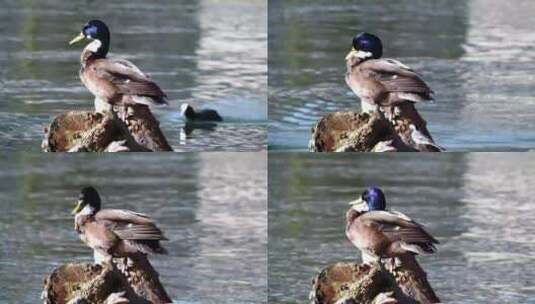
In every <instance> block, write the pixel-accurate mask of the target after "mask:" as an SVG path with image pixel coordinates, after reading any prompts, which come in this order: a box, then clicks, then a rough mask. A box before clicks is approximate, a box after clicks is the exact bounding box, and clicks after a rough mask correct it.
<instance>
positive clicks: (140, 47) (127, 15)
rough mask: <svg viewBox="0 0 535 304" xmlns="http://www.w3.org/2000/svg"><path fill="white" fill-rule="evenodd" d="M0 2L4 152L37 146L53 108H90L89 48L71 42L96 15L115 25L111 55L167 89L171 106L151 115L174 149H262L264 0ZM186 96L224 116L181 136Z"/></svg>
mask: <svg viewBox="0 0 535 304" xmlns="http://www.w3.org/2000/svg"><path fill="white" fill-rule="evenodd" d="M0 6H1V7H2V9H1V10H0V40H1V41H2V46H1V47H0V100H1V102H0V143H1V148H2V149H3V150H6V149H11V150H39V149H40V141H41V139H42V134H43V133H42V132H43V131H42V130H43V128H44V127H45V126H46V125H47V124H48V123H50V121H51V119H52V118H53V117H54V116H55V115H57V114H58V113H62V112H65V111H68V110H81V109H84V110H88V109H91V108H92V107H93V101H92V100H93V96H92V95H91V94H90V93H89V92H88V91H87V89H86V88H85V87H84V86H83V85H82V84H81V82H80V80H79V79H78V70H79V66H80V64H79V57H80V53H81V51H82V49H83V46H82V45H77V46H69V45H68V44H67V42H68V41H69V40H70V39H71V38H72V37H74V36H75V35H76V34H77V33H79V32H80V29H81V27H82V25H83V24H84V23H85V22H87V21H88V20H90V19H94V18H98V19H101V20H103V21H105V22H106V23H107V24H108V26H109V27H110V29H111V50H110V56H112V57H119V58H125V59H128V60H131V61H132V62H134V63H135V64H136V65H137V66H138V67H140V68H141V70H143V71H144V72H146V73H148V74H149V75H151V76H152V78H153V79H154V80H155V81H156V82H157V83H158V84H159V85H160V86H161V87H162V89H163V90H164V92H166V93H167V95H168V96H169V101H170V106H169V107H167V108H161V109H160V108H159V109H155V114H156V116H157V118H158V119H159V120H160V122H161V125H162V128H163V132H164V134H165V135H166V137H167V139H168V141H169V142H170V143H171V145H172V146H173V148H174V149H176V150H178V151H183V150H197V151H198V150H234V151H236V150H262V149H265V148H266V137H267V131H266V119H267V102H266V96H267V40H266V38H267V4H266V1H264V0H254V1H245V0H229V1H216V0H197V1H186V0H183V1H182V0H181V1H158V2H154V1H141V0H139V1H138V0H136V1H60V0H47V1H38V0H28V1H15V0H3V1H0ZM183 102H188V103H190V104H192V105H193V106H194V107H196V108H212V109H215V110H217V111H219V113H220V114H221V115H222V116H223V118H224V120H225V122H224V123H219V124H217V125H214V126H211V127H210V126H209V127H206V126H202V128H201V129H195V130H193V131H192V132H187V133H188V134H187V136H185V133H186V132H184V131H185V130H184V129H188V130H190V131H191V127H189V126H188V127H187V128H186V126H185V124H184V121H183V120H182V118H181V117H180V114H179V107H180V104H181V103H183ZM181 134H183V135H181Z"/></svg>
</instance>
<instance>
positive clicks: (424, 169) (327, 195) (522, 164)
mask: <svg viewBox="0 0 535 304" xmlns="http://www.w3.org/2000/svg"><path fill="white" fill-rule="evenodd" d="M268 168H269V179H268V181H269V191H268V196H269V208H268V212H269V220H268V223H269V224H268V227H269V229H268V235H269V237H268V242H269V253H268V264H269V271H268V273H269V279H268V284H269V288H268V289H269V302H270V303H296V302H298V303H304V302H305V301H306V299H307V296H308V292H309V291H310V288H311V282H312V278H313V277H314V275H315V274H316V273H317V272H318V271H319V270H320V269H322V268H323V267H325V266H326V265H328V264H330V263H335V262H339V261H345V262H352V261H360V253H359V251H358V250H357V249H356V248H354V247H352V245H351V244H350V243H349V241H348V240H347V239H346V237H345V234H344V229H345V212H346V210H347V208H348V205H347V203H348V202H349V201H351V200H354V199H356V198H357V197H358V195H359V194H360V193H361V191H363V189H364V188H365V187H367V186H369V185H378V186H380V187H382V188H383V190H385V193H386V197H387V205H388V206H389V208H391V209H394V210H398V211H401V212H403V213H405V214H407V215H409V216H411V217H412V218H413V219H415V220H417V221H419V222H421V223H422V224H424V225H426V227H427V229H428V231H429V232H430V233H432V234H433V235H434V236H436V237H437V239H438V240H439V241H440V243H441V244H439V245H438V253H437V254H435V255H432V256H425V257H419V258H418V260H419V261H420V263H421V264H422V266H423V268H424V269H425V271H426V272H427V274H428V279H429V281H430V283H431V286H433V288H434V289H435V291H436V292H437V294H438V295H439V297H440V299H441V300H442V301H443V302H444V303H528V302H530V303H532V302H533V297H534V296H535V288H534V287H533V286H535V279H534V277H533V274H532V272H531V271H530V269H533V268H534V267H535V257H534V256H533V252H534V250H535V237H534V235H535V226H533V224H532V223H533V222H534V220H535V206H534V205H533V203H532V198H533V196H534V195H535V189H534V188H533V186H532V185H533V183H534V182H535V175H533V172H535V156H533V155H529V154H518V153H514V154H484V153H478V154H459V153H455V154H448V155H441V156H435V155H430V154H426V155H418V156H412V155H410V154H404V155H396V156H392V155H384V156H383V155H380V156H378V155H365V154H360V155H321V157H318V156H316V155H312V154H283V153H272V154H270V157H269V167H268Z"/></svg>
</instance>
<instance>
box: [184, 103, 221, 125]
mask: <svg viewBox="0 0 535 304" xmlns="http://www.w3.org/2000/svg"><path fill="white" fill-rule="evenodd" d="M180 114H181V115H182V116H183V117H184V119H186V121H189V122H195V121H199V122H203V121H223V118H222V117H221V115H219V113H217V111H216V110H212V109H202V110H198V111H196V110H194V109H193V107H192V106H190V105H189V104H187V103H183V104H182V105H181V106H180Z"/></svg>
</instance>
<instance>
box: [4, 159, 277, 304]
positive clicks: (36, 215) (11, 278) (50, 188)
mask: <svg viewBox="0 0 535 304" xmlns="http://www.w3.org/2000/svg"><path fill="white" fill-rule="evenodd" d="M266 158H267V157H266V154H265V153H239V154H238V153H235V154H232V153H231V154H228V153H195V154H191V153H181V154H158V155H145V154H137V155H129V156H124V155H117V156H115V155H100V156H95V155H81V154H80V155H65V154H63V155H51V154H24V153H20V154H17V155H16V154H14V153H10V154H3V155H1V157H0V167H1V168H2V171H1V172H0V210H1V212H0V236H1V241H2V245H1V246H0V290H1V291H2V292H0V303H38V302H40V300H39V296H40V293H41V291H42V284H43V280H44V278H45V277H46V276H47V275H48V274H50V273H51V271H52V270H53V269H54V268H55V267H57V266H60V265H62V264H64V263H67V262H90V261H92V252H91V250H90V249H89V248H87V247H86V246H85V245H84V244H82V242H81V241H80V240H79V239H78V236H77V235H76V233H75V232H74V230H73V229H74V228H73V218H72V215H71V214H70V211H71V210H72V208H73V207H74V203H75V200H76V199H77V197H78V193H79V191H80V189H81V187H82V186H85V185H88V184H91V185H94V186H95V187H96V188H97V189H98V190H99V192H100V194H101V196H102V200H103V205H104V206H103V207H105V208H124V209H130V210H135V211H138V212H143V213H147V214H149V215H151V216H152V217H153V218H154V219H156V220H157V222H158V224H159V226H160V227H161V228H162V230H163V231H164V232H165V234H166V236H167V237H168V238H169V241H168V242H164V243H163V244H164V246H165V247H166V248H167V249H168V251H169V255H168V256H153V257H152V258H151V261H152V264H153V266H154V267H155V269H156V270H157V271H158V272H159V273H160V279H161V281H162V284H163V285H164V287H165V288H166V290H167V291H168V293H169V295H170V296H171V298H172V299H173V300H174V302H175V303H181V304H187V303H221V299H224V302H229V303H262V302H265V301H266V297H267V291H266V288H267V287H266V286H267V267H266V263H267V243H266V242H267V211H266V208H267V207H266V202H267V190H266V179H267V173H266V167H267V159H266Z"/></svg>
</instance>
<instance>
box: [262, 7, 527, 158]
mask: <svg viewBox="0 0 535 304" xmlns="http://www.w3.org/2000/svg"><path fill="white" fill-rule="evenodd" d="M304 3H305V2H303V1H278V0H275V1H270V5H269V16H270V18H269V118H270V121H272V123H271V124H270V134H269V146H270V149H285V150H304V149H306V147H307V142H308V139H309V137H310V128H311V127H312V125H313V124H314V123H315V122H316V121H317V120H318V119H319V118H320V117H321V116H323V115H325V114H327V113H329V112H333V111H337V110H351V109H358V108H359V107H360V106H359V102H358V99H357V97H356V96H354V94H353V93H352V92H351V91H350V90H349V88H348V87H347V86H346V84H345V82H344V73H345V62H344V57H345V55H346V54H347V52H348V51H349V49H350V47H351V40H352V37H353V36H354V35H355V34H356V33H357V32H360V31H369V32H373V33H376V34H378V35H379V36H380V37H381V38H382V40H383V44H384V47H385V50H384V54H385V57H392V58H396V59H398V60H400V61H402V62H403V63H405V64H407V65H409V66H411V67H412V68H414V69H416V70H417V71H418V72H420V74H422V76H423V78H424V79H425V80H426V81H427V82H428V83H429V85H430V86H431V87H432V89H433V90H434V91H435V92H436V102H435V103H431V104H422V105H418V110H419V111H420V113H421V114H422V116H423V117H424V118H425V119H426V120H427V121H428V124H429V130H430V131H431V133H432V134H433V136H434V137H435V139H436V141H437V142H438V143H439V144H440V145H442V146H444V147H446V148H447V149H448V150H453V151H455V150H457V151H459V150H462V151H498V150H500V151H501V150H527V149H530V148H533V147H535V131H534V130H535V120H534V119H533V117H535V76H534V71H535V49H534V45H535V33H534V32H533V28H534V26H535V14H533V12H534V11H535V2H534V1H531V0H517V1H514V4H512V2H507V1H499V0H468V1H447V0H438V1H424V0H403V1H377V0H362V1H326V0H320V1H314V2H310V1H307V2H306V5H305V4H304Z"/></svg>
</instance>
